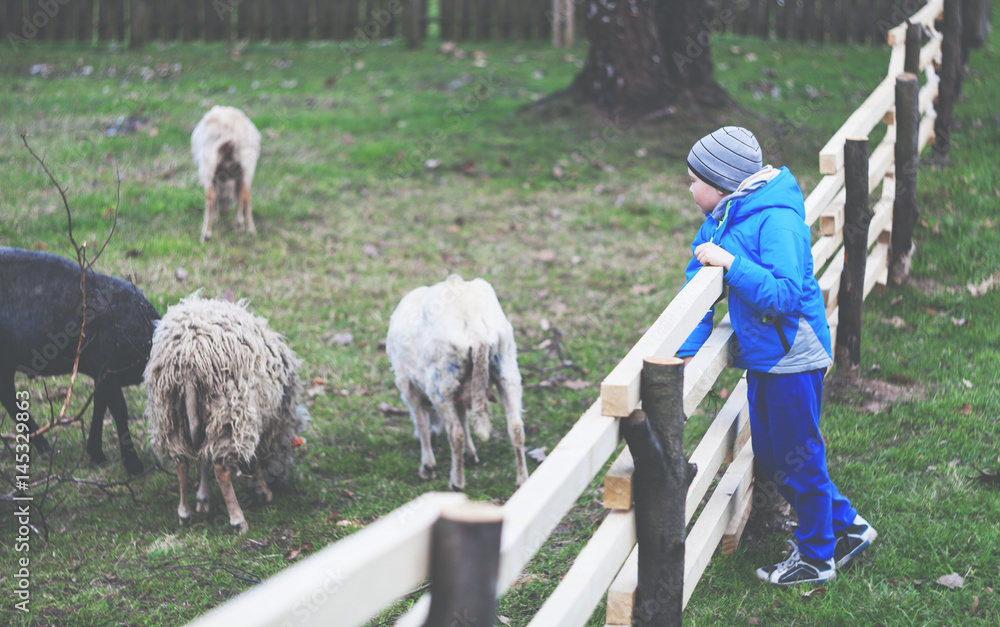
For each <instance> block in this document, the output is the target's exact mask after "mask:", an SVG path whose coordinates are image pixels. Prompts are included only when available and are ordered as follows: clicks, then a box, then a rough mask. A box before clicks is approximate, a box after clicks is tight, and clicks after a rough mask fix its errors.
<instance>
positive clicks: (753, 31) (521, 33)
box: [0, 0, 991, 46]
mask: <svg viewBox="0 0 1000 627" xmlns="http://www.w3.org/2000/svg"><path fill="white" fill-rule="evenodd" d="M560 2H562V3H563V4H562V6H563V7H566V6H567V5H572V7H573V8H574V9H575V10H574V11H573V18H572V19H573V20H574V21H575V23H576V31H577V32H578V33H582V32H583V22H584V19H585V13H586V11H585V8H586V4H587V0H560ZM964 2H965V3H966V4H968V7H969V8H968V10H969V12H970V15H976V14H978V15H983V14H987V15H988V8H987V7H988V4H989V3H990V2H991V0H964ZM923 4H924V1H923V0H717V1H716V2H715V14H714V17H713V19H712V20H711V21H710V22H709V23H707V24H706V25H705V27H706V30H707V31H708V32H711V33H720V32H725V31H729V32H736V33H739V34H744V35H752V36H754V35H755V36H759V37H765V38H767V37H773V38H777V39H798V40H802V41H806V40H809V41H818V42H822V41H831V42H841V43H847V42H853V43H859V44H862V43H868V44H877V45H881V44H882V43H884V42H885V40H886V33H887V32H888V30H889V29H890V28H891V27H892V26H893V25H895V24H899V23H900V22H902V21H903V20H905V19H906V18H907V17H908V16H909V15H911V14H912V13H914V12H915V11H916V10H917V9H918V8H920V6H922V5H923ZM553 6H555V5H554V4H553V0H176V1H172V2H171V1H162V0H0V35H3V36H4V38H8V39H9V38H10V37H12V36H13V37H15V38H18V41H20V42H21V43H24V42H25V41H32V40H40V41H45V40H55V41H77V42H85V43H95V42H112V41H115V42H126V41H127V42H129V44H130V45H132V46H138V45H142V44H143V43H145V42H148V41H152V40H161V41H197V40H204V41H224V40H226V39H228V38H229V37H230V36H233V37H236V38H239V39H246V40H250V41H261V40H263V39H269V40H271V41H282V40H310V39H333V40H339V41H344V40H351V39H355V38H358V37H363V38H367V39H368V40H373V39H385V38H397V37H403V38H406V39H407V40H410V41H413V42H416V41H421V40H423V39H426V38H427V37H428V36H435V35H436V37H438V38H440V39H442V40H463V41H465V40H468V41H547V40H549V39H550V38H551V37H552V35H553V33H552V22H553V15H554V14H553ZM561 12H562V13H563V14H565V13H567V10H566V8H563V9H562V11H561Z"/></svg>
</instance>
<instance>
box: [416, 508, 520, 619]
mask: <svg viewBox="0 0 1000 627" xmlns="http://www.w3.org/2000/svg"><path fill="white" fill-rule="evenodd" d="M502 525H503V509H502V508H500V507H498V506H496V505H491V504H489V503H484V502H469V503H462V504H460V505H455V506H453V507H450V508H447V509H444V510H442V511H441V517H440V518H439V519H438V521H437V522H436V523H434V531H433V533H432V536H431V573H430V574H431V577H430V579H431V606H430V609H429V610H428V614H427V622H426V623H424V627H452V625H483V626H488V625H494V624H496V610H497V578H498V575H499V572H500V529H501V527H502Z"/></svg>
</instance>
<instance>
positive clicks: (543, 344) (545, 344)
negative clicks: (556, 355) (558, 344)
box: [535, 338, 552, 351]
mask: <svg viewBox="0 0 1000 627" xmlns="http://www.w3.org/2000/svg"><path fill="white" fill-rule="evenodd" d="M550 346H552V339H551V338H545V339H544V340H542V341H541V342H539V343H538V345H537V346H535V350H540V351H543V350H545V349H546V348H548V347H550Z"/></svg>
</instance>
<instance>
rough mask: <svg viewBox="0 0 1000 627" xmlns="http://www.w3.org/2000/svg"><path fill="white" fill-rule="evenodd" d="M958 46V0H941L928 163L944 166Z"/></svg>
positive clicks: (960, 11) (959, 46)
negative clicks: (938, 58) (937, 75)
mask: <svg viewBox="0 0 1000 627" xmlns="http://www.w3.org/2000/svg"><path fill="white" fill-rule="evenodd" d="M961 48H962V0H944V32H943V39H942V40H941V82H940V83H939V85H938V98H937V102H936V103H935V105H934V110H935V111H936V112H937V119H936V120H934V148H933V151H932V153H931V162H932V163H934V164H935V165H944V164H945V163H947V162H948V149H949V148H951V122H952V117H953V115H954V111H955V97H956V96H957V94H958V90H957V87H958V73H959V72H961V71H962V68H961V63H962V61H961V56H962V52H961Z"/></svg>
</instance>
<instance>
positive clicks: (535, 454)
mask: <svg viewBox="0 0 1000 627" xmlns="http://www.w3.org/2000/svg"><path fill="white" fill-rule="evenodd" d="M547 449H548V447H547V446H541V447H539V448H535V449H531V450H530V451H528V452H527V453H526V454H527V456H528V457H530V458H531V459H533V460H535V461H536V462H544V461H545V457H546V456H545V451H546V450H547Z"/></svg>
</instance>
